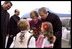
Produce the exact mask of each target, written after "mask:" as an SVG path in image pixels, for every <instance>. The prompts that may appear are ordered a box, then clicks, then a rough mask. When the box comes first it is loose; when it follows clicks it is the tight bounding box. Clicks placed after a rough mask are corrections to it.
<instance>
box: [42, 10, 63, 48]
mask: <svg viewBox="0 0 72 49" xmlns="http://www.w3.org/2000/svg"><path fill="white" fill-rule="evenodd" d="M48 13H49V14H48V16H47V18H46V19H45V20H43V19H41V20H42V22H45V21H48V22H51V23H52V25H53V31H54V35H55V36H56V38H57V39H56V42H55V48H56V47H61V37H62V22H61V21H60V19H59V17H58V16H57V15H56V14H54V13H51V12H49V11H48Z"/></svg>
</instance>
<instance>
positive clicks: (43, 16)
mask: <svg viewBox="0 0 72 49" xmlns="http://www.w3.org/2000/svg"><path fill="white" fill-rule="evenodd" d="M39 15H40V16H41V19H46V18H47V14H45V13H44V12H42V11H40V12H39Z"/></svg>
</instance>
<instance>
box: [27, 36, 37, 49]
mask: <svg viewBox="0 0 72 49" xmlns="http://www.w3.org/2000/svg"><path fill="white" fill-rule="evenodd" d="M28 47H29V48H36V44H35V38H34V37H31V39H30V42H29V45H28Z"/></svg>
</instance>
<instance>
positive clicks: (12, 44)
mask: <svg viewBox="0 0 72 49" xmlns="http://www.w3.org/2000/svg"><path fill="white" fill-rule="evenodd" d="M14 41H15V37H14V38H13V42H12V43H11V45H10V48H14Z"/></svg>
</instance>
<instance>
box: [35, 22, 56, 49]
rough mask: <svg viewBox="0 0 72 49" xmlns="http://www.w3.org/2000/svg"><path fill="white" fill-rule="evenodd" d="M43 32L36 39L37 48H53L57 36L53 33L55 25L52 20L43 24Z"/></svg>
mask: <svg viewBox="0 0 72 49" xmlns="http://www.w3.org/2000/svg"><path fill="white" fill-rule="evenodd" d="M41 32H42V33H41V34H40V35H39V37H38V40H37V41H36V47H37V48H53V44H54V42H55V40H56V37H55V36H54V35H53V27H52V24H51V23H50V22H43V23H42V25H41Z"/></svg>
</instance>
